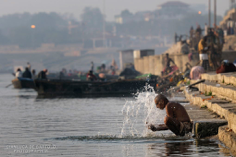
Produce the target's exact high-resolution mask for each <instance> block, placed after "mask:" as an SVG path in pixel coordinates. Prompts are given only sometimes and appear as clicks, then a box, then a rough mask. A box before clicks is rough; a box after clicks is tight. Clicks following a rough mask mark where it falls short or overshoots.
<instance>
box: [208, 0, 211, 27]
mask: <svg viewBox="0 0 236 157" xmlns="http://www.w3.org/2000/svg"><path fill="white" fill-rule="evenodd" d="M208 23H209V28H210V27H211V0H208Z"/></svg>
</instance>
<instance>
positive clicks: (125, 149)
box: [0, 75, 230, 157]
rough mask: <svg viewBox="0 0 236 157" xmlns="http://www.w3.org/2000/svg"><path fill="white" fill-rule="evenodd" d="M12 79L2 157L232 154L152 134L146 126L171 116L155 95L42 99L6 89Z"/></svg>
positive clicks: (4, 101)
mask: <svg viewBox="0 0 236 157" xmlns="http://www.w3.org/2000/svg"><path fill="white" fill-rule="evenodd" d="M11 79H12V77H11V75H1V77H0V99H1V102H0V107H1V110H0V115H1V116H0V123H1V127H0V132H1V134H0V138H1V143H0V150H1V151H0V156H9V157H10V156H34V157H35V156H39V157H41V156H55V157H57V156H82V157H83V156H86V157H94V156H107V157H111V156H112V157H127V156H135V157H137V156H145V157H151V156H213V157H219V156H230V155H229V154H228V153H227V151H225V150H227V149H226V148H225V147H223V145H220V143H218V142H217V141H209V140H200V141H198V140H195V139H192V138H191V136H190V137H176V136H174V135H173V134H172V133H171V132H170V131H163V132H160V133H153V132H151V131H150V130H148V129H147V127H146V122H149V123H155V124H159V123H162V122H163V115H164V114H165V113H163V112H162V111H160V110H157V109H156V108H155V107H153V105H154V104H153V97H154V96H155V94H154V93H152V92H146V93H140V94H137V95H136V97H135V98H127V97H121V98H70V99H68V98H54V99H49V98H47V99H37V94H36V92H34V91H33V90H15V89H13V88H12V87H9V88H5V87H6V85H8V84H9V82H10V80H11ZM47 145H53V146H55V148H54V147H53V148H54V149H49V148H45V147H43V146H47ZM22 150H23V151H22ZM25 150H28V152H26V151H25ZM29 151H30V152H29Z"/></svg>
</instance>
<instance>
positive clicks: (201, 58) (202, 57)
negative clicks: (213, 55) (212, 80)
mask: <svg viewBox="0 0 236 157" xmlns="http://www.w3.org/2000/svg"><path fill="white" fill-rule="evenodd" d="M199 59H200V60H208V55H207V54H204V53H203V54H199Z"/></svg>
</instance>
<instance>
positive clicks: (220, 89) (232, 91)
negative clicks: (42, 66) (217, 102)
mask: <svg viewBox="0 0 236 157" xmlns="http://www.w3.org/2000/svg"><path fill="white" fill-rule="evenodd" d="M196 87H197V88H198V89H199V91H200V92H202V93H203V94H205V95H210V96H212V95H216V96H217V97H221V98H222V99H226V100H230V101H232V102H236V87H235V86H233V85H223V84H218V83H214V82H209V81H205V82H204V83H200V84H198V85H196Z"/></svg>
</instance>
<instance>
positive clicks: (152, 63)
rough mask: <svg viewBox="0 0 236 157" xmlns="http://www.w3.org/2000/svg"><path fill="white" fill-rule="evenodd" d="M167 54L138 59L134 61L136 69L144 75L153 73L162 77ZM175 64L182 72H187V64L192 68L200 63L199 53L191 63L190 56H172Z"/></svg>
mask: <svg viewBox="0 0 236 157" xmlns="http://www.w3.org/2000/svg"><path fill="white" fill-rule="evenodd" d="M164 58H165V54H161V55H155V56H146V57H142V58H137V59H135V60H134V66H135V69H136V70H137V71H139V72H141V73H143V74H146V73H152V74H154V75H161V71H162V70H163V69H164ZM170 58H172V59H173V60H174V62H175V64H176V65H177V66H178V67H179V68H180V71H184V70H185V64H186V63H187V62H189V63H190V64H191V65H192V66H194V65H196V64H197V62H199V59H198V53H195V54H193V57H192V58H193V60H192V61H189V59H188V55H183V54H176V55H170Z"/></svg>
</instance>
